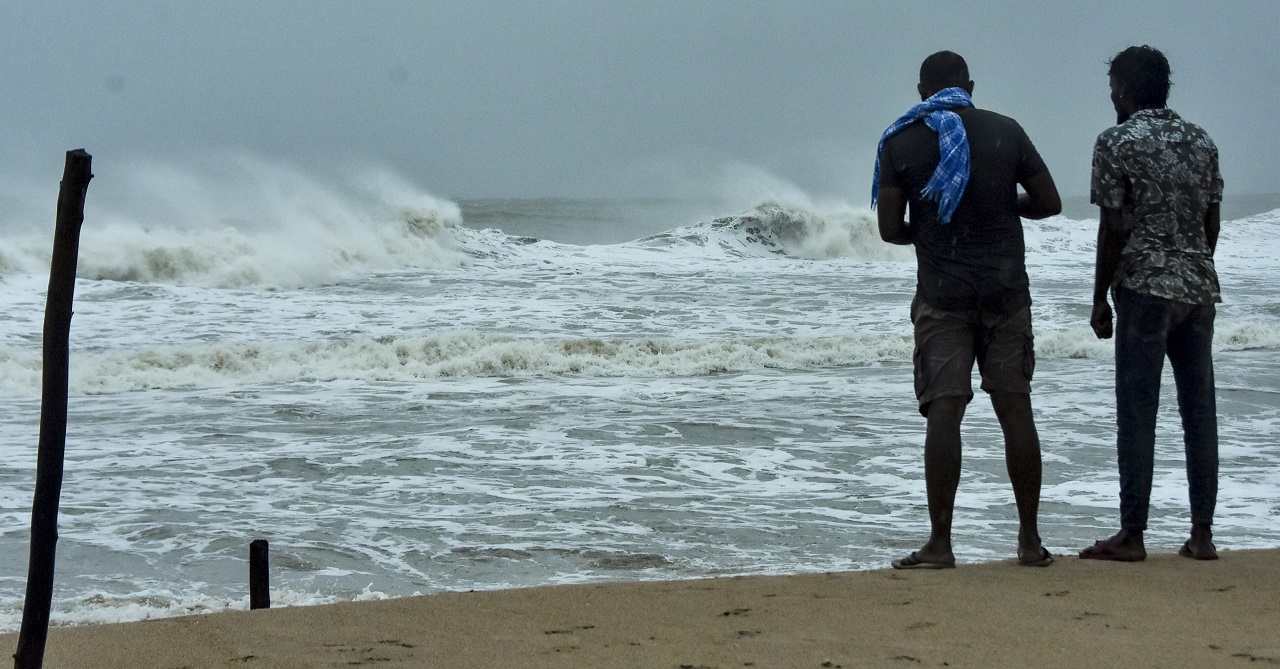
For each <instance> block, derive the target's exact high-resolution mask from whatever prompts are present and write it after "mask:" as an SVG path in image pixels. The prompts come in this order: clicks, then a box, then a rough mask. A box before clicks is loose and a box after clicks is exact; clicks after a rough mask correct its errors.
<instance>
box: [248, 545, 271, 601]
mask: <svg viewBox="0 0 1280 669" xmlns="http://www.w3.org/2000/svg"><path fill="white" fill-rule="evenodd" d="M270 586H271V577H270V575H269V570H268V567H267V540H266V539H254V540H253V541H252V542H250V543H249V608H250V609H269V608H271V587H270Z"/></svg>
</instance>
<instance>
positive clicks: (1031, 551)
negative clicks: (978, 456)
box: [991, 392, 1044, 562]
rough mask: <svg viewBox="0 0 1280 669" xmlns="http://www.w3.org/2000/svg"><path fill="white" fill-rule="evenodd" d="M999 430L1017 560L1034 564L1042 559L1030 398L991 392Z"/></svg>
mask: <svg viewBox="0 0 1280 669" xmlns="http://www.w3.org/2000/svg"><path fill="white" fill-rule="evenodd" d="M991 405H992V407H994V408H995V411H996V418H998V419H999V420H1000V429H1001V430H1003V432H1004V458H1005V467H1006V468H1007V469H1008V471H1009V481H1010V482H1011V483H1013V498H1014V500H1015V501H1016V502H1017V505H1018V559H1019V560H1021V561H1022V562H1036V561H1039V560H1041V559H1042V558H1043V557H1044V552H1043V550H1042V549H1043V546H1042V545H1041V542H1040V530H1039V526H1038V523H1037V516H1038V515H1039V510H1040V436H1039V434H1038V433H1037V432H1036V424H1035V418H1034V417H1033V416H1032V413H1031V396H1030V395H1026V394H1022V393H1010V392H992V393H991Z"/></svg>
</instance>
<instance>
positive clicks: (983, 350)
mask: <svg viewBox="0 0 1280 669" xmlns="http://www.w3.org/2000/svg"><path fill="white" fill-rule="evenodd" d="M917 90H918V92H919V93H920V99H921V100H922V102H921V103H920V104H919V105H917V106H916V107H913V108H912V109H911V111H909V112H907V114H906V115H904V116H903V117H902V118H900V119H899V120H898V121H897V122H896V123H894V124H893V125H892V126H890V128H889V130H888V131H886V133H885V136H884V138H883V139H882V140H881V148H880V151H879V154H878V161H877V177H876V182H875V190H876V191H877V192H876V193H873V206H874V205H875V204H877V202H876V200H877V199H878V205H879V207H878V221H879V226H880V236H881V237H882V238H883V239H884V240H885V241H887V242H891V243H894V244H912V245H914V246H915V248H916V261H917V265H918V271H917V284H916V296H915V299H914V300H913V302H912V306H911V321H912V323H913V324H914V327H915V341H916V349H915V355H914V356H913V357H914V362H915V389H916V397H917V399H918V400H919V407H920V413H921V414H923V415H924V416H925V418H926V420H927V428H926V434H925V485H926V488H927V492H928V500H929V520H930V525H931V532H930V537H929V540H928V541H927V542H926V543H925V544H924V546H923V547H921V548H920V550H917V551H915V552H913V553H911V555H909V556H907V557H905V558H902V559H900V560H895V561H894V562H893V566H894V567H895V568H898V569H919V568H927V569H937V568H944V567H952V566H955V555H954V553H953V552H952V549H951V520H952V511H953V509H954V506H955V494H956V488H957V486H958V485H959V481H960V423H961V420H962V419H963V418H964V412H965V407H966V405H967V404H968V402H969V400H971V399H972V398H973V389H972V384H971V380H970V375H971V374H972V370H973V363H974V361H975V360H976V361H977V363H978V369H979V371H980V373H981V376H982V389H983V390H985V391H986V392H987V393H988V394H989V395H990V397H991V403H992V406H993V407H994V408H995V412H996V416H997V418H998V419H999V421H1000V427H1001V429H1002V430H1003V432H1004V439H1005V461H1006V465H1007V467H1008V471H1009V478H1010V479H1011V481H1012V483H1013V490H1014V498H1015V500H1016V501H1017V506H1018V520H1019V530H1018V559H1019V561H1020V562H1021V563H1022V564H1025V565H1029V566H1047V565H1048V564H1049V563H1050V562H1052V560H1053V558H1052V556H1050V555H1049V552H1048V551H1047V550H1045V549H1044V546H1043V545H1041V541H1040V534H1039V530H1038V529H1037V523H1036V520H1037V514H1038V509H1039V504H1040V440H1039V436H1038V435H1037V433H1036V428H1035V421H1034V419H1033V418H1032V414H1031V375H1032V371H1033V370H1034V368H1035V352H1034V348H1033V341H1032V334H1031V294H1030V292H1029V290H1028V281H1027V270H1026V263H1025V248H1024V244H1023V236H1022V220H1021V218H1022V217H1025V218H1033V219H1039V218H1045V217H1048V216H1053V215H1055V214H1057V213H1059V212H1060V211H1061V209H1062V205H1061V201H1060V199H1059V197H1058V191H1057V187H1056V186H1055V185H1054V183H1053V177H1052V176H1050V174H1049V171H1048V170H1047V169H1046V168H1045V165H1044V161H1043V160H1041V159H1040V155H1039V154H1038V153H1037V152H1036V149H1035V146H1033V145H1032V143H1031V140H1030V139H1028V138H1027V134H1026V133H1025V132H1024V131H1023V130H1022V127H1021V126H1019V125H1018V123H1017V121H1014V120H1013V119H1011V118H1008V117H1006V116H1001V115H999V114H996V113H994V112H990V111H986V110H982V109H975V108H974V107H973V103H972V100H971V99H970V95H971V94H972V93H973V82H972V81H971V80H970V79H969V68H968V65H967V64H966V63H965V61H964V59H963V58H961V57H960V56H959V55H957V54H955V53H952V52H950V51H941V52H938V53H936V54H933V55H932V56H929V57H928V58H927V59H925V61H924V63H923V64H922V65H921V66H920V84H919V85H918V86H917ZM1018 186H1022V188H1023V189H1024V190H1025V193H1022V194H1019V192H1018ZM908 207H909V208H910V222H909V223H908V222H906V221H905V220H904V217H905V216H906V214H907V210H908Z"/></svg>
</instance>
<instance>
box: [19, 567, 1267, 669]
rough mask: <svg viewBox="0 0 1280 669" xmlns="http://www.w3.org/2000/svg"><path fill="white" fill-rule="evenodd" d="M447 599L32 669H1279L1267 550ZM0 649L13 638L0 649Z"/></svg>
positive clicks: (142, 642)
mask: <svg viewBox="0 0 1280 669" xmlns="http://www.w3.org/2000/svg"><path fill="white" fill-rule="evenodd" d="M1221 554H1222V559H1221V560H1218V561H1216V562H1195V561H1192V560H1189V559H1185V558H1181V557H1178V556H1177V555H1173V554H1156V555H1152V556H1151V557H1149V558H1148V560H1147V561H1146V562H1144V563H1137V564H1119V563H1108V562H1096V561H1089V560H1079V559H1077V558H1075V556H1059V557H1058V559H1057V561H1056V562H1055V563H1054V564H1053V565H1052V566H1050V567H1049V568H1046V569H1035V568H1024V567H1020V566H1018V565H1016V564H1015V563H1014V562H1013V561H1012V560H1010V561H1005V562H994V563H984V564H976V565H961V566H960V567H958V568H957V569H954V570H938V571H893V570H888V569H886V570H882V571H860V572H847V573H824V574H801V575H793V576H747V577H732V578H720V579H710V580H690V581H677V582H665V581H664V582H632V583H606V584H589V585H572V586H555V587H540V588H529V589H521V590H507V591H489V592H458V593H442V594H435V595H429V596H421V597H409V598H401V599H392V600H384V601H377V602H359V603H343V604H335V605H325V606H310V607H293V608H276V609H270V610H258V611H235V612H223V613H216V614H210V615H198V616H187V617H182V618H169V619H161V620H152V621H144V622H136V623H124V624H112V625H99V626H87V627H73V628H57V629H53V630H51V632H50V635H49V642H48V648H47V652H46V656H45V666H47V667H59V668H63V669H75V668H78V667H85V668H90V667H92V668H95V669H106V668H114V667H131V668H135V669H137V668H144V667H156V668H161V667H163V668H166V669H176V668H179V667H232V666H235V667H347V666H376V667H507V668H509V667H530V668H534V667H557V668H565V667H599V668H613V667H662V668H667V667H670V668H673V669H692V668H698V669H710V668H715V669H727V668H729V667H787V668H790V667H813V668H815V669H819V668H823V667H826V668H838V667H915V666H921V667H1045V668H1052V667H1080V666H1100V667H1109V666H1126V667H1236V666H1239V667H1245V666H1254V667H1257V666H1274V665H1280V580H1278V579H1277V575H1280V550H1249V551H1223V552H1222V553H1221ZM0 640H2V643H0V646H2V647H3V648H4V649H5V653H6V654H9V653H11V652H12V651H13V649H14V648H16V645H17V634H6V635H3V636H2V637H0Z"/></svg>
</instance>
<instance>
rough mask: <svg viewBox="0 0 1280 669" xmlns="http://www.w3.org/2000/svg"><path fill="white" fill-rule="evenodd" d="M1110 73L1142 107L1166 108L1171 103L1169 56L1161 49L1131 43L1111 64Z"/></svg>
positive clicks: (1139, 106) (1109, 64)
mask: <svg viewBox="0 0 1280 669" xmlns="http://www.w3.org/2000/svg"><path fill="white" fill-rule="evenodd" d="M1107 65H1108V66H1110V69H1108V70H1107V74H1109V75H1111V76H1113V77H1115V78H1116V80H1117V81H1119V82H1120V83H1121V84H1123V85H1124V91H1125V94H1126V95H1128V96H1129V98H1130V99H1131V100H1133V102H1134V104H1136V105H1138V108H1139V109H1151V108H1158V107H1163V106H1165V105H1166V104H1167V103H1168V102H1169V88H1170V87H1172V86H1173V82H1172V81H1170V80H1169V75H1170V70H1169V59H1168V58H1165V57H1164V54H1163V53H1160V50H1159V49H1156V48H1154V47H1150V46H1147V45H1145V44H1144V45H1142V46H1131V47H1129V48H1128V49H1125V50H1124V51H1121V52H1120V53H1118V54H1116V57H1115V58H1112V59H1111V60H1110V61H1108V63H1107Z"/></svg>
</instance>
